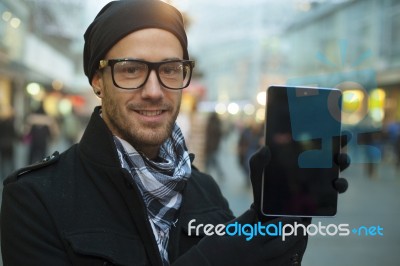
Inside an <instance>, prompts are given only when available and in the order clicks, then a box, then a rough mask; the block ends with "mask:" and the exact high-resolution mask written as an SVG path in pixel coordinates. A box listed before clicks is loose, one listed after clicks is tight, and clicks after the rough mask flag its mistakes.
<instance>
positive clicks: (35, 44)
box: [0, 0, 95, 125]
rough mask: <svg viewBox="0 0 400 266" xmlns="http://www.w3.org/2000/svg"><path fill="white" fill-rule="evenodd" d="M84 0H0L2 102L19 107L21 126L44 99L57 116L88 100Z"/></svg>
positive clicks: (16, 108)
mask: <svg viewBox="0 0 400 266" xmlns="http://www.w3.org/2000/svg"><path fill="white" fill-rule="evenodd" d="M85 2H86V1H79V0H68V1H64V0H59V1H49V0H0V104H1V106H11V107H13V108H14V109H15V111H16V112H15V113H16V120H17V123H18V125H22V124H23V120H24V118H25V116H26V115H27V114H28V113H30V112H31V111H32V109H35V108H36V107H37V106H38V105H39V104H40V102H43V103H44V105H45V109H46V112H47V113H48V114H50V115H52V116H55V117H62V116H63V115H67V114H69V113H71V112H72V109H77V110H83V109H84V107H85V105H86V104H87V98H86V97H85V94H86V91H87V92H90V90H89V89H88V88H90V87H89V84H88V83H87V80H86V78H85V76H84V75H83V70H82V49H83V37H82V34H83V33H82V29H83V28H85V26H84V25H85V23H86V22H87V19H88V18H87V11H86V10H87V9H86V8H85V7H86V3H85ZM93 98H95V97H93ZM89 106H91V105H89ZM82 112H84V110H83V111H82Z"/></svg>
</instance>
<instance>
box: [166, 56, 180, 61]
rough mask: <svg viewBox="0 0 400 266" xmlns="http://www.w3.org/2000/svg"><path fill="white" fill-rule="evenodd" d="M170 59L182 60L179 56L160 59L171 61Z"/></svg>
mask: <svg viewBox="0 0 400 266" xmlns="http://www.w3.org/2000/svg"><path fill="white" fill-rule="evenodd" d="M171 60H182V59H181V58H179V57H169V58H166V59H163V60H161V61H171Z"/></svg>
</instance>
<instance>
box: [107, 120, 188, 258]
mask: <svg viewBox="0 0 400 266" xmlns="http://www.w3.org/2000/svg"><path fill="white" fill-rule="evenodd" d="M114 141H115V144H116V147H117V151H118V156H119V159H120V162H121V165H122V167H123V168H125V169H127V170H128V171H129V172H130V174H131V176H132V178H133V180H134V181H135V183H136V184H137V186H138V188H139V191H140V192H141V194H142V196H143V200H144V203H145V205H146V207H147V213H148V216H149V219H150V224H151V226H152V229H153V232H154V235H155V238H156V241H157V244H158V247H159V250H160V253H161V256H162V257H163V260H164V264H168V253H167V245H168V239H169V229H170V228H171V225H172V224H173V223H174V222H175V221H176V214H177V211H178V209H179V208H180V206H181V202H182V194H181V191H182V190H183V188H184V187H185V184H186V181H187V179H188V178H189V177H190V174H191V164H190V158H189V153H188V151H187V148H186V144H185V140H184V138H183V135H182V132H181V130H180V128H179V127H178V125H177V124H176V123H175V125H174V129H173V131H172V134H171V137H170V138H168V139H167V140H166V141H165V142H164V144H163V145H162V146H161V147H160V152H159V156H158V157H159V158H160V161H157V162H155V161H153V160H150V159H148V158H147V157H146V156H145V155H143V154H140V153H139V152H137V151H136V150H135V148H133V147H132V146H131V145H130V144H129V143H128V142H126V141H125V140H123V139H120V138H118V137H116V136H114Z"/></svg>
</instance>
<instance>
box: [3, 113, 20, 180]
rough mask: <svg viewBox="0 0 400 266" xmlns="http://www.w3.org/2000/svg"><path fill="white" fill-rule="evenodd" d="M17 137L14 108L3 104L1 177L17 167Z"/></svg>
mask: <svg viewBox="0 0 400 266" xmlns="http://www.w3.org/2000/svg"><path fill="white" fill-rule="evenodd" d="M16 139H17V135H16V131H15V125H14V110H13V108H12V107H11V106H2V108H1V110H0V178H1V180H2V179H3V178H5V177H6V176H7V175H8V174H10V173H11V172H12V171H13V170H14V168H15V162H14V144H15V140H16Z"/></svg>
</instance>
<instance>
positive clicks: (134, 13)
mask: <svg viewBox="0 0 400 266" xmlns="http://www.w3.org/2000/svg"><path fill="white" fill-rule="evenodd" d="M145 28H158V29H163V30H166V31H169V32H171V33H172V34H174V35H175V36H176V37H177V38H178V40H179V42H180V43H181V45H182V49H183V58H184V59H189V53H188V49H187V37H186V32H185V28H184V24H183V18H182V14H181V13H180V12H179V11H178V10H177V9H176V8H174V7H173V6H171V5H169V4H167V3H164V2H162V1H159V0H121V1H112V2H110V3H108V4H107V5H106V6H104V7H103V8H102V9H101V10H100V12H99V14H98V15H97V16H96V18H95V19H94V21H93V22H92V24H90V26H89V27H88V29H87V30H86V32H85V34H84V39H85V46H84V50H83V69H84V71H85V75H86V76H87V77H88V79H89V83H90V84H91V83H92V78H93V76H94V74H95V73H96V70H97V69H98V67H99V62H100V60H102V59H104V56H105V55H106V54H107V52H108V51H109V50H110V49H111V48H112V47H113V46H114V45H115V44H116V43H117V42H118V41H119V40H121V39H122V38H124V37H125V36H127V35H129V34H130V33H132V32H134V31H137V30H141V29H145Z"/></svg>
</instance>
